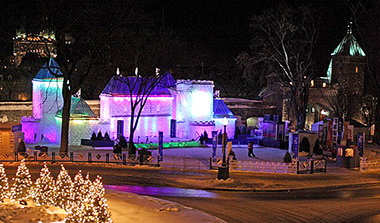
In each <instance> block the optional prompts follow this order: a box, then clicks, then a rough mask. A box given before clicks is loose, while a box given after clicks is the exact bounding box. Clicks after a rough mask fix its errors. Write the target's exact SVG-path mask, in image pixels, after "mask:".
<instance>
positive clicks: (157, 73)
mask: <svg viewBox="0 0 380 223" xmlns="http://www.w3.org/2000/svg"><path fill="white" fill-rule="evenodd" d="M159 74H160V68H158V67H156V76H158V75H159Z"/></svg>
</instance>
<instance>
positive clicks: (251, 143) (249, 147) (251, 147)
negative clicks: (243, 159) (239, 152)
mask: <svg viewBox="0 0 380 223" xmlns="http://www.w3.org/2000/svg"><path fill="white" fill-rule="evenodd" d="M248 156H249V157H256V156H255V154H253V142H249V143H248Z"/></svg>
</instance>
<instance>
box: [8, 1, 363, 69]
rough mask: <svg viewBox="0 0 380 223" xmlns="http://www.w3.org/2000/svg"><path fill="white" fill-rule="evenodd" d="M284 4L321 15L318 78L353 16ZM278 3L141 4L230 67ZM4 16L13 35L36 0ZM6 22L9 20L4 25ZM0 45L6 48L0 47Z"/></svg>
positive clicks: (328, 6) (322, 5) (327, 4)
mask: <svg viewBox="0 0 380 223" xmlns="http://www.w3.org/2000/svg"><path fill="white" fill-rule="evenodd" d="M284 2H285V3H286V4H290V5H292V6H299V5H301V4H306V5H308V6H309V7H311V8H313V9H314V10H316V11H317V12H318V13H320V15H321V16H320V34H319V40H318V43H317V44H318V46H317V49H316V58H317V66H316V68H317V73H318V74H319V75H321V74H322V73H324V72H325V71H326V69H327V63H328V61H329V55H330V53H331V52H332V51H333V49H334V48H335V47H336V46H337V45H338V43H339V42H340V40H341V39H342V38H343V37H344V35H345V33H346V26H347V23H348V21H349V19H350V17H351V14H350V11H349V10H348V8H347V7H346V5H345V4H344V2H343V0H315V1H306V0H305V1H284ZM278 3H279V1H274V0H226V1H213V0H204V1H181V0H177V1H169V0H152V1H145V2H144V1H143V3H142V4H143V7H144V8H145V10H146V11H147V12H148V13H149V14H151V15H153V16H155V17H162V16H163V18H164V21H165V24H166V26H168V27H170V28H172V29H174V30H175V32H176V33H177V34H179V35H180V36H181V38H183V39H185V40H187V41H190V42H195V43H197V45H199V46H200V47H202V49H203V50H204V51H205V52H207V53H208V54H209V55H212V57H214V58H216V59H219V60H224V61H228V62H233V60H234V59H235V58H236V56H237V55H238V54H239V52H242V51H244V50H246V49H248V47H249V41H250V30H249V21H250V18H251V17H252V15H255V14H261V13H262V12H263V11H265V10H267V9H270V8H272V7H276V5H277V4H278ZM2 11H3V13H2V19H3V24H2V31H3V32H6V33H8V34H9V33H10V34H12V33H14V30H9V29H10V28H11V27H14V26H17V22H18V21H20V18H23V19H27V20H29V19H31V18H35V17H36V14H37V13H38V1H25V2H20V1H9V2H8V3H5V4H4V3H3V7H2ZM9 18H14V20H15V21H13V22H12V21H10V22H9ZM6 19H8V21H7V22H6V24H5V22H4V21H6ZM16 20H17V21H16ZM21 20H22V19H21ZM1 35H3V38H2V39H4V37H6V36H9V35H6V34H4V33H3V34H1ZM4 35H6V36H4ZM354 35H355V29H354ZM356 37H357V38H358V36H356ZM3 42H4V40H3ZM10 42H11V40H10ZM359 43H360V39H359ZM2 45H3V48H4V44H2ZM11 47H12V46H9V47H8V49H9V48H11ZM364 50H365V49H364ZM2 51H4V49H3V50H2Z"/></svg>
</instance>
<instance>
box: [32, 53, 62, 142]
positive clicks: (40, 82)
mask: <svg viewBox="0 0 380 223" xmlns="http://www.w3.org/2000/svg"><path fill="white" fill-rule="evenodd" d="M55 75H62V72H61V71H60V69H59V65H58V64H57V62H56V61H55V60H54V59H53V58H50V59H49V61H48V62H47V63H45V64H44V65H43V66H42V68H41V70H40V71H39V72H38V73H37V75H36V77H35V78H34V79H33V80H32V89H33V92H32V94H33V118H34V119H35V120H39V128H38V129H39V131H37V132H36V135H35V136H34V138H36V139H35V141H42V142H46V143H56V142H57V140H59V139H58V138H57V135H58V134H57V132H59V130H57V126H56V120H55V117H56V114H57V112H58V111H59V110H60V109H61V108H62V107H63V98H62V84H63V78H57V77H56V76H55Z"/></svg>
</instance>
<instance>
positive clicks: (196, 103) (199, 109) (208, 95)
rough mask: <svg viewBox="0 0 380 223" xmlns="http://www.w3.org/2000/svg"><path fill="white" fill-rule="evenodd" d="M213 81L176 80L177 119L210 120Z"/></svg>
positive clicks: (211, 116) (211, 115)
mask: <svg viewBox="0 0 380 223" xmlns="http://www.w3.org/2000/svg"><path fill="white" fill-rule="evenodd" d="M213 90H214V82H213V81H199V80H178V81H177V103H176V104H177V120H178V121H182V120H184V121H186V120H187V121H190V122H192V121H212V120H213V115H214V114H213V97H214V91H213Z"/></svg>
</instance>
